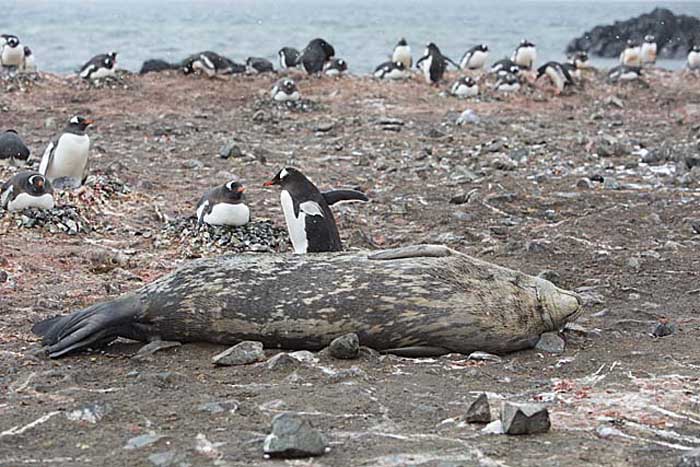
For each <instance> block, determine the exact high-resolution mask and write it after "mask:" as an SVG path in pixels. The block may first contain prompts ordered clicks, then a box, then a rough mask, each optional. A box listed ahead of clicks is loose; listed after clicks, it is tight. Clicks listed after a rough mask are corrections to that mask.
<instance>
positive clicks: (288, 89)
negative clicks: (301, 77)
mask: <svg viewBox="0 0 700 467" xmlns="http://www.w3.org/2000/svg"><path fill="white" fill-rule="evenodd" d="M280 88H281V89H282V91H284V93H285V94H292V93H293V92H294V91H296V89H297V85H296V84H295V83H294V81H292V80H291V79H284V80H282V84H281V86H280Z"/></svg>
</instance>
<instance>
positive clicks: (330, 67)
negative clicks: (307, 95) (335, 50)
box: [323, 58, 348, 76]
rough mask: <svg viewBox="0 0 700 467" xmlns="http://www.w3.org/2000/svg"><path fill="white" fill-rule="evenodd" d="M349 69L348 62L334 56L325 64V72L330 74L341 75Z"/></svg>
mask: <svg viewBox="0 0 700 467" xmlns="http://www.w3.org/2000/svg"><path fill="white" fill-rule="evenodd" d="M346 71H348V63H347V62H346V61H345V60H344V59H342V58H333V59H331V60H330V61H329V62H326V64H325V65H324V66H323V73H324V74H325V75H328V76H340V75H342V74H344V73H345V72H346Z"/></svg>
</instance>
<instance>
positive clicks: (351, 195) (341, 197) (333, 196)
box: [321, 190, 369, 206]
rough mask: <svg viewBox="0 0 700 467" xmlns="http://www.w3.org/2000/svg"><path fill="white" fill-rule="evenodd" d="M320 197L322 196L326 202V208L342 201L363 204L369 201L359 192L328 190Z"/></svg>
mask: <svg viewBox="0 0 700 467" xmlns="http://www.w3.org/2000/svg"><path fill="white" fill-rule="evenodd" d="M321 195H323V199H325V200H326V204H328V206H333V205H334V204H336V203H342V202H343V201H362V202H363V203H366V202H368V201H369V198H367V195H365V194H364V193H362V192H361V191H359V190H328V191H324V192H323V193H321Z"/></svg>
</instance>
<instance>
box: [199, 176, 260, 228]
mask: <svg viewBox="0 0 700 467" xmlns="http://www.w3.org/2000/svg"><path fill="white" fill-rule="evenodd" d="M244 192H245V188H244V187H243V185H241V184H240V183H239V182H238V181H236V180H233V181H230V182H228V183H225V184H223V185H220V186H217V187H216V188H212V189H211V190H209V191H207V192H206V193H205V194H204V196H202V197H201V198H200V200H199V202H198V203H197V221H198V223H199V224H209V225H232V226H241V225H245V224H247V223H248V222H250V209H248V206H247V205H246V204H245V195H244V194H243V193H244Z"/></svg>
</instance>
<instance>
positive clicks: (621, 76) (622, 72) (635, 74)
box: [608, 65, 642, 83]
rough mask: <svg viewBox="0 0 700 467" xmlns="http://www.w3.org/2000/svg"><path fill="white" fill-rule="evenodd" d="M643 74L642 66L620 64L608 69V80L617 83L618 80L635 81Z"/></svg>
mask: <svg viewBox="0 0 700 467" xmlns="http://www.w3.org/2000/svg"><path fill="white" fill-rule="evenodd" d="M641 76H642V68H641V67H638V66H627V65H618V66H616V67H614V68H611V69H610V71H608V81H610V82H611V83H617V82H618V81H633V80H635V79H639V78H641Z"/></svg>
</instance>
